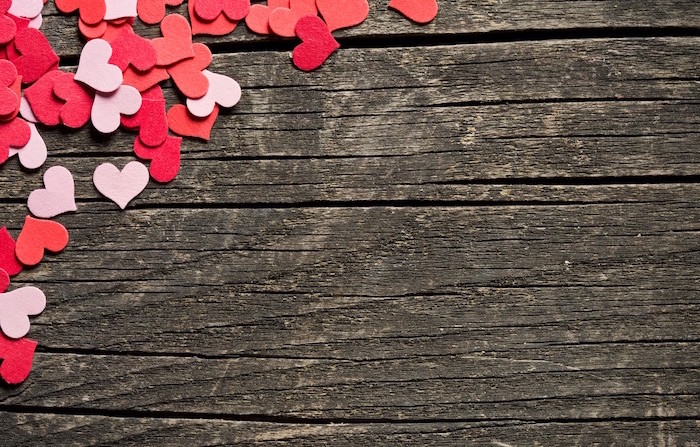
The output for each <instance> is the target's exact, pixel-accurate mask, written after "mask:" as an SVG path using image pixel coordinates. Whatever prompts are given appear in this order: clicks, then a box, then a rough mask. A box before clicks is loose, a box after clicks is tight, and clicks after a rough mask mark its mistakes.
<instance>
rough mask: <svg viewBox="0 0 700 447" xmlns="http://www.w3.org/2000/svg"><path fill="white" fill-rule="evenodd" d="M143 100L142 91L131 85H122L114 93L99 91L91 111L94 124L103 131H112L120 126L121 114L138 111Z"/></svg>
mask: <svg viewBox="0 0 700 447" xmlns="http://www.w3.org/2000/svg"><path fill="white" fill-rule="evenodd" d="M141 101H142V100H141V93H139V91H138V90H137V89H135V88H134V87H132V86H130V85H122V86H120V87H119V88H118V89H117V90H116V91H115V92H113V93H108V94H103V93H100V92H97V93H96V94H95V101H94V102H93V103H92V111H91V112H90V118H91V119H92V125H93V126H95V129H97V130H99V131H100V132H102V133H112V132H114V131H115V130H117V129H118V128H119V124H120V123H121V115H133V114H134V113H136V112H138V111H139V109H140V108H141Z"/></svg>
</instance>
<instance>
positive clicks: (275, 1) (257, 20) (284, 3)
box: [245, 0, 289, 34]
mask: <svg viewBox="0 0 700 447" xmlns="http://www.w3.org/2000/svg"><path fill="white" fill-rule="evenodd" d="M277 8H289V0H268V2H267V6H265V5H259V4H255V5H251V6H250V12H249V13H248V15H247V16H246V17H245V24H246V25H248V29H249V30H251V31H252V32H254V33H258V34H270V33H271V32H272V30H271V29H270V13H271V12H272V11H274V10H275V9H277Z"/></svg>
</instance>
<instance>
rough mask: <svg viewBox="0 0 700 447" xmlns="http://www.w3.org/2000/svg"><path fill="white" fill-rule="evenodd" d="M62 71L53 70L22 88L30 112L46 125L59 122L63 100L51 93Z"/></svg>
mask: <svg viewBox="0 0 700 447" xmlns="http://www.w3.org/2000/svg"><path fill="white" fill-rule="evenodd" d="M63 74H64V73H63V72H62V71H59V70H53V71H50V72H48V73H46V74H45V75H43V76H42V77H41V78H40V79H39V80H38V81H36V82H35V83H34V84H32V85H31V86H29V87H27V88H26V89H25V90H24V97H25V98H26V99H27V103H28V104H29V106H30V108H31V110H32V114H33V115H34V117H35V118H36V119H37V120H38V121H39V122H40V123H41V124H44V125H46V126H58V125H59V124H60V122H61V110H62V109H63V104H64V103H63V101H62V100H61V99H60V98H58V97H57V96H56V95H54V93H53V85H54V83H55V82H56V80H57V79H58V78H59V77H61V76H62V75H63Z"/></svg>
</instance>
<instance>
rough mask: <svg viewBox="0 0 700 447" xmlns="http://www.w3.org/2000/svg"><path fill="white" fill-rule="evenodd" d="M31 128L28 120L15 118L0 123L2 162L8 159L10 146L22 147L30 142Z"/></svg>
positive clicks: (0, 157)
mask: <svg viewBox="0 0 700 447" xmlns="http://www.w3.org/2000/svg"><path fill="white" fill-rule="evenodd" d="M30 136H31V130H30V129H29V125H28V124H27V122H26V121H24V120H21V119H19V118H15V119H13V120H12V121H9V122H6V123H0V164H3V163H5V162H6V161H7V158H8V157H9V156H10V148H13V149H20V148H23V147H24V146H26V145H27V143H29V137H30Z"/></svg>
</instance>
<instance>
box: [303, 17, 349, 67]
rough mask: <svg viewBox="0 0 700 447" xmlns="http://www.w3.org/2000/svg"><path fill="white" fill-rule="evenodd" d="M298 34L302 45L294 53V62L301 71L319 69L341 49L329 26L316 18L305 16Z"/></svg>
mask: <svg viewBox="0 0 700 447" xmlns="http://www.w3.org/2000/svg"><path fill="white" fill-rule="evenodd" d="M296 33H297V36H299V38H300V39H301V40H302V43H301V44H299V45H298V46H297V47H296V48H295V49H294V51H293V52H292V61H293V62H294V65H296V67H297V68H298V69H300V70H304V71H311V70H315V69H317V68H318V67H320V66H321V65H323V63H324V62H325V61H326V59H328V58H329V57H330V55H331V54H333V53H334V52H335V51H336V50H337V49H338V48H340V44H339V43H338V41H337V40H335V38H333V35H332V34H331V32H330V31H329V30H328V26H326V24H325V23H324V22H323V20H321V19H319V18H318V17H316V16H305V17H302V18H301V19H299V21H298V22H297V28H296Z"/></svg>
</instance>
